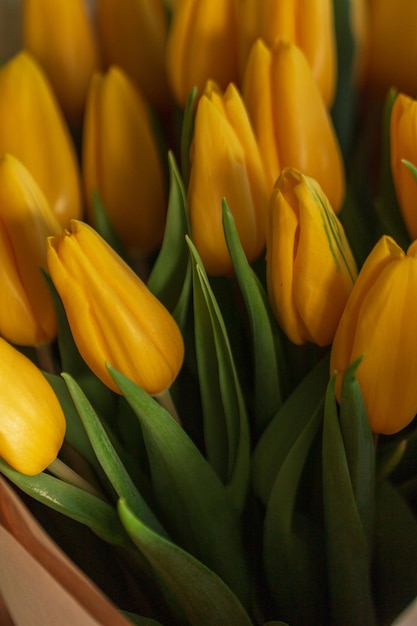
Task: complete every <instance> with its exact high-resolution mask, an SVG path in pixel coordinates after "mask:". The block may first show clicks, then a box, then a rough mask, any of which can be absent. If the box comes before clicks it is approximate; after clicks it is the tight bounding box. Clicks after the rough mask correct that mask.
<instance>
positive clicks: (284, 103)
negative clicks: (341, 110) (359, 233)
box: [243, 39, 345, 211]
mask: <svg viewBox="0 0 417 626" xmlns="http://www.w3.org/2000/svg"><path fill="white" fill-rule="evenodd" d="M243 97H244V100H245V102H246V105H247V107H248V111H249V115H250V118H251V120H252V123H253V127H254V130H255V135H256V137H257V139H258V143H259V147H260V151H261V155H262V158H263V160H264V164H265V170H266V173H267V178H268V183H269V185H270V189H272V187H273V185H274V183H275V181H276V179H277V177H278V175H279V173H280V172H281V170H282V169H283V168H284V167H294V168H296V169H298V170H300V171H302V172H303V173H305V174H306V175H308V176H311V177H312V178H314V179H315V180H317V182H318V183H319V184H320V186H321V187H322V189H323V191H324V192H325V194H326V196H327V197H328V199H329V202H330V204H331V206H332V208H333V210H335V211H338V210H339V209H340V208H341V204H342V200H343V197H344V186H345V181H344V167H343V161H342V156H341V153H340V148H339V145H338V142H337V138H336V135H335V132H334V129H333V125H332V122H331V120H330V117H329V114H328V112H327V110H326V107H325V105H324V103H323V99H322V97H321V95H320V92H319V90H318V87H317V84H316V82H315V80H314V78H313V75H312V73H311V69H310V66H309V65H308V63H307V61H306V58H305V56H304V54H303V53H302V51H301V50H300V49H299V48H298V47H297V46H296V45H295V44H291V43H285V42H283V41H280V40H277V41H276V42H275V44H274V45H273V47H272V48H268V46H266V44H265V43H264V42H263V41H262V40H261V39H258V40H257V41H256V42H255V43H254V45H253V46H252V49H251V53H250V56H249V59H248V62H247V64H246V70H245V77H244V82H243Z"/></svg>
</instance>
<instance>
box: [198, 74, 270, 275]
mask: <svg viewBox="0 0 417 626" xmlns="http://www.w3.org/2000/svg"><path fill="white" fill-rule="evenodd" d="M223 197H225V198H226V200H227V202H228V204H229V206H230V209H231V211H232V213H233V216H234V219H235V222H236V228H237V232H238V234H239V237H240V241H241V243H242V247H243V249H244V251H245V253H246V256H247V258H248V260H249V261H253V260H254V259H256V258H257V257H258V256H259V254H260V253H261V251H262V249H263V247H264V245H265V219H266V211H267V207H268V199H269V193H268V188H267V184H266V180H265V173H264V169H263V165H262V160H261V157H260V154H259V149H258V146H257V144H256V140H255V137H254V135H253V131H252V128H251V125H250V121H249V118H248V115H247V112H246V109H245V106H244V103H243V101H242V98H241V96H240V94H239V92H238V90H237V89H236V87H235V86H234V85H233V84H231V85H229V87H228V88H227V90H226V92H225V93H224V95H222V94H221V92H220V91H219V89H218V88H217V86H216V85H215V84H214V83H213V82H211V81H209V82H208V84H207V86H206V89H205V92H204V94H203V96H202V97H201V99H200V100H199V103H198V107H197V112H196V117H195V125H194V137H193V141H192V146H191V168H190V180H189V185H188V199H189V207H190V221H191V231H192V236H193V241H194V244H195V245H196V247H197V249H198V251H199V253H200V255H201V258H202V261H203V263H204V267H205V269H206V270H207V272H208V273H209V274H229V273H231V272H232V271H233V265H232V261H231V259H230V255H229V252H228V249H227V245H226V241H225V238H224V233H223V226H222V199H223Z"/></svg>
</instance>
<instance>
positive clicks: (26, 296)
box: [0, 155, 62, 346]
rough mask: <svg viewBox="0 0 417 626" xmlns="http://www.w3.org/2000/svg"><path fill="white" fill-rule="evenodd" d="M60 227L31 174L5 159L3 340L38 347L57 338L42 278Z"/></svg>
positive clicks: (1, 196)
mask: <svg viewBox="0 0 417 626" xmlns="http://www.w3.org/2000/svg"><path fill="white" fill-rule="evenodd" d="M61 230H62V229H61V226H60V224H59V222H58V221H57V219H56V218H55V216H54V215H53V213H52V211H51V209H50V207H49V206H48V203H47V201H46V199H45V196H44V195H43V194H42V192H41V190H40V189H39V186H38V185H37V183H36V182H35V180H34V179H33V177H32V176H31V175H30V173H29V172H28V170H27V169H26V168H25V167H24V166H23V165H22V164H21V163H20V162H19V161H18V160H17V159H15V158H14V157H12V156H10V155H5V156H3V157H2V158H1V159H0V258H1V261H0V335H2V336H3V337H5V338H6V339H8V341H10V342H12V343H15V344H19V345H27V346H38V345H40V344H42V343H45V342H48V341H51V340H52V339H53V338H54V337H55V335H56V330H57V326H56V316H55V309H54V305H53V302H52V299H51V297H50V295H49V291H48V288H47V286H46V283H45V281H44V279H43V276H42V274H41V272H40V267H44V268H45V267H46V238H47V237H48V236H49V235H58V234H59V233H60V232H61Z"/></svg>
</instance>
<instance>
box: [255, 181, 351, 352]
mask: <svg viewBox="0 0 417 626" xmlns="http://www.w3.org/2000/svg"><path fill="white" fill-rule="evenodd" d="M266 260H267V285H268V295H269V300H270V302H271V306H272V309H273V311H274V313H275V316H276V318H277V320H278V322H279V324H280V326H281V328H282V329H283V331H284V332H285V333H286V335H287V336H288V337H289V339H290V340H291V341H292V342H294V343H296V344H303V343H306V342H307V341H310V342H312V343H315V344H318V345H319V346H326V345H328V344H330V343H331V342H332V340H333V337H334V334H335V332H336V328H337V325H338V323H339V320H340V317H341V315H342V313H343V309H344V307H345V305H346V302H347V299H348V297H349V294H350V292H351V290H352V287H353V283H354V281H355V278H356V265H355V261H354V258H353V255H352V252H351V250H350V247H349V243H348V241H347V239H346V236H345V233H344V230H343V227H342V225H341V223H340V222H339V220H338V219H337V217H336V215H335V214H334V212H333V210H332V208H331V207H330V205H329V203H328V201H327V198H326V196H325V195H324V193H323V192H322V190H321V189H320V187H319V185H318V184H317V183H316V181H315V180H313V179H311V178H308V177H307V176H304V175H303V174H301V173H300V172H298V171H297V170H293V169H285V170H283V172H282V173H281V175H280V177H279V178H278V180H277V182H276V185H275V187H274V190H273V192H272V197H271V203H270V208H269V228H267V257H266Z"/></svg>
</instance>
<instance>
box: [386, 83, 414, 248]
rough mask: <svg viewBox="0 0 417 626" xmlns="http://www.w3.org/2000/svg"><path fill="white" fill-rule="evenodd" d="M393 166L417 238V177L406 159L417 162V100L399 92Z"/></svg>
mask: <svg viewBox="0 0 417 626" xmlns="http://www.w3.org/2000/svg"><path fill="white" fill-rule="evenodd" d="M390 126H391V128H390V134H391V170H392V176H393V179H394V184H395V189H396V191H397V197H398V202H399V204H400V208H401V213H402V216H403V219H404V222H405V225H406V227H407V230H408V232H409V234H410V237H411V238H412V239H417V181H416V180H415V179H414V177H413V175H412V173H411V172H410V170H409V169H408V167H407V165H406V164H405V163H403V160H406V161H409V162H410V163H412V164H413V165H415V166H417V100H414V99H413V98H411V97H410V96H406V95H405V94H402V93H400V94H398V96H397V97H396V99H395V102H394V105H393V107H392V112H391V124H390Z"/></svg>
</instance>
